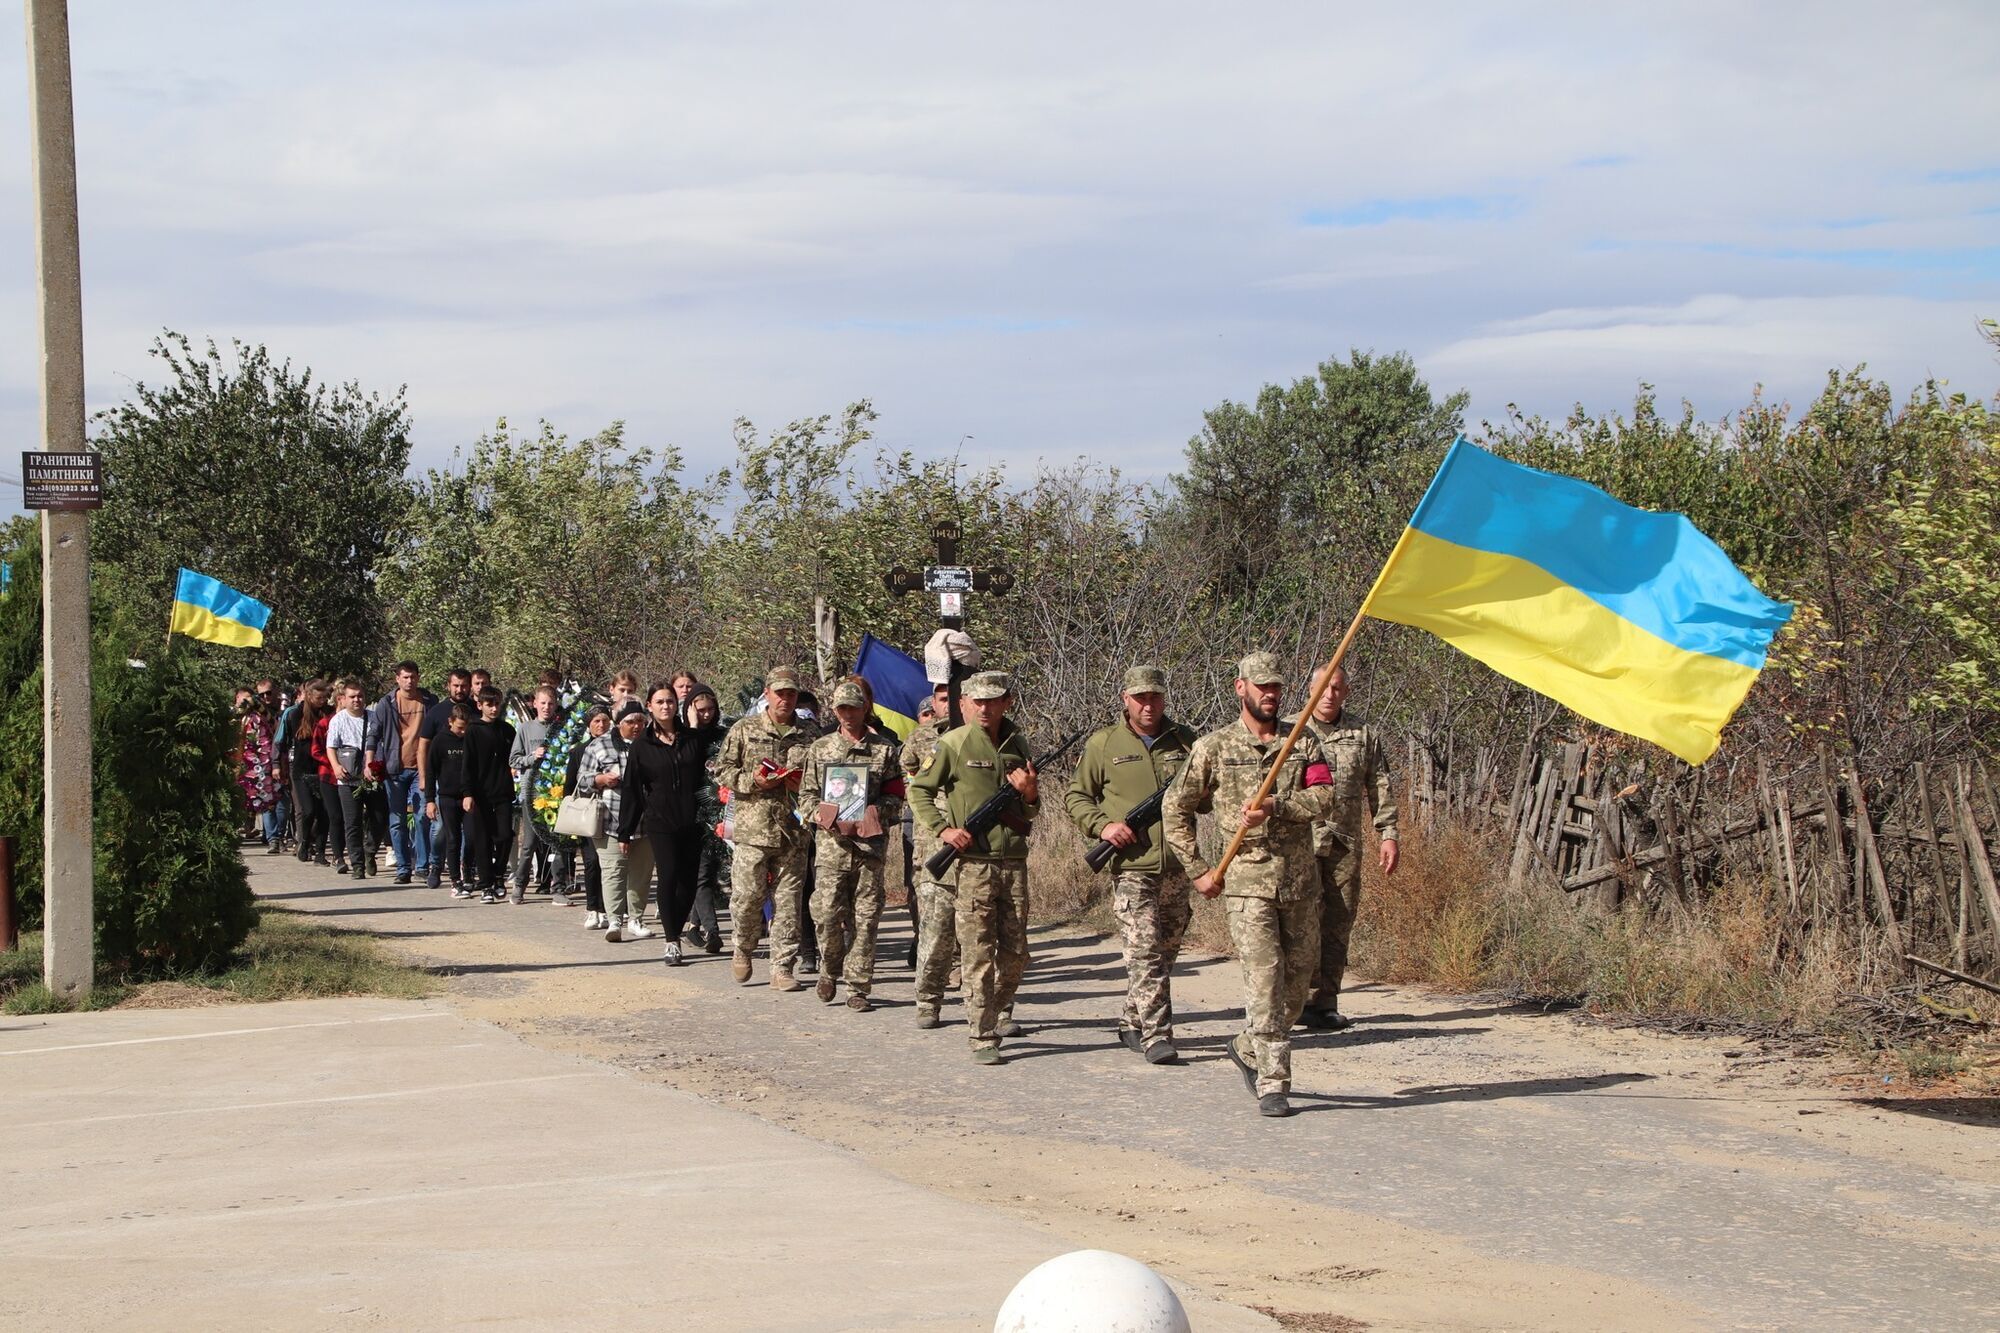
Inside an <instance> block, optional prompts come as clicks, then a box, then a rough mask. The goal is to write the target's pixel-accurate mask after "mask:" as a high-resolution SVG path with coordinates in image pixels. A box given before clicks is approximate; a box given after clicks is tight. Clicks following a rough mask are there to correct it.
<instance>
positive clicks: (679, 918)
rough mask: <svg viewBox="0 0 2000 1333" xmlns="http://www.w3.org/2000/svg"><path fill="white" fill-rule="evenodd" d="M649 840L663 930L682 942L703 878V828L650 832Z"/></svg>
mask: <svg viewBox="0 0 2000 1333" xmlns="http://www.w3.org/2000/svg"><path fill="white" fill-rule="evenodd" d="M646 840H647V841H648V842H650V843H652V844H653V873H654V874H656V875H658V876H659V880H658V883H659V891H658V892H657V893H656V894H655V895H654V897H655V900H656V901H657V902H658V903H659V909H660V931H661V933H662V934H664V935H665V936H666V937H667V939H668V940H670V941H672V942H674V943H679V942H680V938H681V928H682V927H684V926H686V925H687V918H688V909H689V908H690V907H693V906H694V892H695V888H696V885H697V884H698V882H699V880H700V873H699V872H700V868H701V829H700V828H699V827H698V826H696V825H689V826H688V827H687V828H684V829H677V830H675V831H674V832H672V833H649V834H647V835H646Z"/></svg>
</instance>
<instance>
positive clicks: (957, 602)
mask: <svg viewBox="0 0 2000 1333" xmlns="http://www.w3.org/2000/svg"><path fill="white" fill-rule="evenodd" d="M964 535H965V534H964V532H963V530H961V529H960V527H959V526H958V523H957V521H956V520H954V519H948V518H947V519H939V520H938V521H937V522H935V523H933V524H931V542H932V543H933V545H934V547H935V549H936V552H937V563H936V564H934V565H927V566H925V568H924V572H923V573H922V574H921V575H918V574H915V573H912V572H911V571H910V570H907V569H904V568H903V567H902V566H901V565H898V566H896V567H895V568H894V569H892V570H890V571H889V572H888V573H886V574H884V575H883V576H882V584H883V586H884V587H886V588H888V590H889V591H890V592H892V593H895V594H896V595H897V596H898V597H900V596H902V595H903V594H904V593H906V592H915V591H916V590H917V589H919V588H922V589H924V590H926V591H928V592H934V593H936V594H937V595H938V626H939V628H941V629H964V628H965V594H967V593H968V592H990V593H992V594H993V595H994V596H995V597H1000V596H1004V595H1005V594H1006V593H1007V591H1008V590H1009V589H1011V588H1012V587H1013V586H1014V574H1013V571H1012V570H1009V569H1006V568H1004V567H996V568H993V569H975V568H973V567H971V566H969V565H961V564H959V563H958V542H959V539H960V538H961V537H963V536H964ZM959 674H960V673H959V671H958V669H957V668H956V667H955V666H954V669H953V670H952V673H951V679H950V680H949V681H948V682H947V684H948V685H949V687H950V690H951V695H950V713H949V716H950V724H949V725H950V726H953V727H956V726H958V725H959V720H960V719H959V711H958V682H959Z"/></svg>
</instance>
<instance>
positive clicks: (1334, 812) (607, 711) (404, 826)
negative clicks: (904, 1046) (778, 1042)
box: [237, 653, 1397, 1116]
mask: <svg viewBox="0 0 2000 1333" xmlns="http://www.w3.org/2000/svg"><path fill="white" fill-rule="evenodd" d="M392 674H393V677H394V684H393V686H391V687H389V688H388V689H386V690H385V692H383V693H382V694H381V695H380V697H379V698H374V699H373V700H372V702H371V698H370V697H371V694H372V693H373V692H372V691H371V690H369V689H368V688H367V687H366V686H365V685H364V684H363V682H361V681H360V680H358V679H354V678H351V677H343V678H340V679H336V680H331V681H328V680H323V679H314V680H308V681H305V682H303V683H302V684H300V685H299V686H298V687H297V689H296V692H295V693H293V692H287V691H284V690H282V689H281V688H280V686H279V684H278V683H277V682H275V681H271V680H260V681H258V682H256V684H255V686H254V687H253V688H250V689H245V690H241V691H239V692H238V695H237V710H238V714H239V717H240V720H241V726H242V735H243V744H242V766H241V785H242V789H243V794H244V805H245V808H246V810H247V811H248V812H249V814H250V816H251V817H252V821H253V823H252V826H251V827H250V828H248V829H246V830H245V832H246V836H247V837H250V838H252V839H254V840H257V841H260V842H261V843H262V844H263V845H264V847H265V849H266V852H267V854H269V855H273V856H278V855H284V854H287V853H290V854H292V855H294V856H296V857H297V858H298V859H299V860H300V861H302V862H307V863H311V864H316V865H322V866H326V867H328V868H329V869H330V870H332V871H333V872H335V873H338V874H342V875H351V876H353V877H355V878H357V879H366V878H368V877H370V876H373V875H378V874H388V875H391V876H392V877H393V881H394V883H396V884H399V885H407V884H415V883H418V882H422V883H424V884H426V885H428V886H429V887H430V888H432V889H437V890H444V891H449V893H450V894H451V895H452V897H454V898H457V899H477V900H479V901H482V902H485V903H513V904H521V903H523V902H525V901H527V898H528V895H529V894H530V893H533V894H536V895H538V896H542V895H545V896H546V897H547V898H548V899H549V900H550V901H551V902H552V903H553V904H555V905H557V906H560V907H570V906H573V905H578V900H579V899H581V903H580V905H581V906H582V908H583V912H582V914H581V920H582V923H583V925H584V926H585V927H586V928H588V929H591V930H594V931H599V932H601V933H602V935H603V937H604V939H605V940H606V941H607V942H611V943H629V942H634V941H641V940H651V939H659V940H660V941H661V944H662V950H663V953H662V957H663V962H664V963H665V964H666V965H667V966H669V967H680V966H684V965H685V964H686V961H687V958H686V952H685V951H686V950H687V949H699V950H701V951H703V952H705V953H709V954H720V953H722V952H723V951H724V950H725V949H727V950H728V951H729V952H730V953H731V967H732V974H733V976H734V978H735V980H736V981H737V982H738V983H739V984H750V983H751V982H752V980H753V977H754V970H755V958H756V955H757V952H758V949H759V947H760V945H761V944H763V943H764V937H765V935H766V934H767V933H768V936H769V949H768V969H769V970H768V981H769V984H770V985H772V986H773V987H775V988H777V989H779V990H782V991H798V990H803V989H804V988H805V986H804V983H803V982H801V981H800V980H799V978H800V977H801V976H814V977H815V982H814V985H813V991H814V993H815V995H816V996H817V997H818V998H819V999H820V1000H821V1001H823V1002H825V1003H827V1004H835V1003H839V1002H840V1000H841V996H842V993H843V992H844V994H845V1003H846V1005H847V1007H848V1008H850V1009H852V1010H855V1011H857V1012H863V1013H865V1012H868V1011H869V1010H871V1009H873V1008H874V1003H873V1001H872V1000H871V998H870V995H871V992H872V990H873V986H874V974H875V965H876V959H875V951H876V949H875V946H876V936H877V931H878V928H879V924H880V919H881V914H882V910H883V900H884V882H885V874H884V872H885V867H886V865H887V861H888V856H889V851H890V848H891V847H892V846H899V847H900V849H901V854H902V857H903V864H904V882H905V883H906V884H908V885H910V886H911V893H910V897H909V910H910V913H911V917H912V924H913V926H914V928H915V929H914V931H913V934H914V936H915V939H914V943H913V946H912V951H911V957H910V960H909V961H910V965H911V966H912V967H913V968H914V969H915V971H916V987H915V991H916V1018H917V1025H918V1026H919V1027H921V1028H925V1029H931V1028H936V1027H939V1026H941V1023H942V1020H941V1017H940V1011H941V1009H942V1007H943V1005H944V1003H945V1000H946V993H947V992H948V991H949V990H952V989H954V988H957V989H960V990H962V992H963V1004H964V1009H965V1015H966V1025H967V1031H968V1035H969V1038H970V1044H971V1054H972V1058H973V1059H974V1060H975V1061H977V1062H979V1063H981V1064H999V1063H1002V1062H1003V1059H1004V1057H1003V1054H1002V1047H1003V1043H1004V1042H1005V1041H1006V1040H1007V1039H1009V1038H1011V1037H1016V1036H1019V1035H1021V1034H1022V1032H1023V1028H1022V1026H1021V1024H1020V1023H1019V1022H1018V1021H1016V1019H1015V1017H1014V1001H1015V997H1016V993H1017V991H1018V989H1019V987H1020V984H1021V979H1022V976H1023V973H1024V972H1025V970H1026V965H1027V957H1028V935H1027V930H1028V913H1029V885H1028V872H1027V856H1028V837H1029V832H1030V829H1031V827H1032V824H1033V821H1034V820H1035V819H1036V818H1037V817H1038V815H1039V814H1040V812H1041V791H1040V781H1041V775H1040V774H1039V773H1038V772H1037V771H1036V766H1035V762H1034V759H1033V757H1032V755H1031V752H1030V749H1029V747H1028V745H1027V742H1026V737H1025V736H1024V735H1023V734H1022V732H1021V730H1020V729H1019V728H1018V727H1017V726H1016V725H1015V723H1014V721H1013V720H1012V719H1011V717H1010V716H1009V714H1010V713H1011V711H1012V708H1013V704H1014V686H1013V681H1012V679H1011V677H1010V676H1009V675H1008V673H1006V672H1002V671H992V670H973V671H970V672H961V673H960V675H961V676H962V684H961V686H960V688H959V690H958V694H959V696H960V697H959V699H958V705H959V712H960V714H961V716H959V717H958V718H956V719H955V718H954V717H953V715H952V711H953V710H952V693H953V691H952V689H951V687H950V686H948V685H943V684H941V685H938V686H937V687H936V689H935V691H934V694H933V697H932V699H931V700H929V701H928V702H927V703H926V704H925V705H924V708H923V710H922V714H923V715H922V716H921V717H919V718H918V719H917V722H916V726H915V728H914V730H911V731H909V733H908V734H907V735H905V736H898V735H897V734H896V733H895V732H892V731H891V730H889V729H888V727H886V726H885V725H884V723H883V721H882V719H881V718H880V717H879V716H878V715H877V713H876V711H875V706H874V705H875V700H874V694H873V690H872V689H871V687H870V685H869V682H868V681H867V680H866V679H865V678H864V677H862V676H859V675H851V676H845V677H841V678H839V679H837V680H835V681H832V682H829V683H827V685H826V686H825V687H824V693H825V704H824V707H823V706H822V701H821V697H820V695H818V694H815V693H814V692H813V691H811V690H808V689H805V688H804V687H803V682H802V681H801V679H800V677H799V674H798V673H797V672H796V671H794V670H793V669H792V668H790V667H785V666H778V667H773V668H772V669H771V670H770V671H769V672H767V673H766V674H765V676H764V679H763V689H762V692H761V694H759V695H758V696H757V697H756V698H755V700H754V701H753V702H752V703H751V705H750V706H749V707H748V708H747V709H746V710H745V712H744V715H743V716H742V717H740V718H738V719H736V720H734V721H733V722H731V721H728V720H726V719H725V718H724V717H723V713H722V707H721V701H720V699H719V698H718V697H717V695H716V693H715V691H714V690H713V689H712V688H711V687H709V686H708V685H706V684H704V683H703V682H701V681H700V680H698V679H697V678H696V677H695V675H694V674H693V673H692V672H685V671H684V672H680V673H678V674H676V675H673V676H671V677H669V678H668V679H666V680H663V681H660V682H657V683H655V684H653V685H652V686H651V687H650V688H648V689H645V690H643V691H642V689H641V686H640V681H639V678H638V677H637V676H636V675H635V674H634V673H632V672H630V671H622V672H619V673H618V674H617V675H616V676H614V677H613V678H612V679H611V680H610V681H609V682H608V684H607V685H606V686H605V687H604V689H603V690H602V691H598V690H595V689H591V688H582V687H579V686H577V685H576V684H574V683H571V682H565V681H564V680H562V679H561V678H560V677H559V676H558V675H557V674H556V673H554V672H547V673H544V674H543V676H542V677H541V678H540V679H539V680H538V681H537V682H536V684H535V685H534V687H533V688H532V690H530V691H528V692H526V693H525V694H514V695H509V694H508V693H507V692H505V691H503V690H502V689H501V688H500V687H499V685H498V684H496V683H495V682H494V680H493V679H492V676H491V673H489V672H486V671H483V670H468V669H465V668H453V669H452V670H451V671H450V672H449V673H448V674H447V675H446V677H445V680H444V694H443V697H442V698H440V697H437V696H435V695H433V694H432V693H431V692H430V691H429V690H428V689H426V688H425V687H424V686H423V685H422V683H421V672H420V670H419V668H418V666H417V664H416V663H414V662H399V663H397V664H396V666H395V667H394V668H393V672H392ZM1312 684H1313V686H1314V687H1315V688H1314V691H1313V698H1314V700H1315V703H1314V706H1313V708H1312V712H1311V715H1310V716H1309V717H1308V718H1306V719H1305V721H1304V723H1303V724H1302V726H1301V730H1300V735H1299V738H1298V741H1297V743H1296V745H1295V747H1294V748H1293V749H1291V751H1290V752H1289V754H1288V755H1286V756H1285V761H1284V763H1283V765H1282V766H1279V767H1278V768H1277V776H1276V777H1275V778H1273V779H1272V783H1271V790H1270V792H1269V794H1268V795H1267V796H1265V797H1264V799H1262V800H1261V801H1259V800H1257V799H1256V797H1257V794H1258V791H1259V788H1260V785H1261V784H1262V783H1263V781H1264V779H1265V778H1266V776H1267V775H1269V774H1270V773H1271V772H1272V769H1273V766H1274V761H1275V760H1276V759H1277V758H1278V757H1279V755H1280V752H1281V751H1282V749H1283V741H1284V739H1285V734H1286V732H1287V731H1288V730H1289V725H1288V724H1289V723H1290V721H1291V720H1292V719H1285V718H1281V716H1280V711H1279V705H1280V700H1281V697H1282V693H1283V687H1284V678H1283V673H1282V672H1281V671H1280V670H1279V668H1278V665H1277V662H1276V660H1275V659H1274V658H1273V657H1272V656H1271V655H1270V654H1268V653H1252V654H1250V655H1249V656H1248V657H1246V658H1244V659H1243V661H1242V662H1241V663H1240V664H1239V667H1238V678H1237V680H1236V683H1235V691H1236V695H1237V701H1238V704H1239V715H1238V717H1237V718H1236V719H1235V720H1234V721H1232V722H1230V723H1229V724H1227V725H1225V726H1224V727H1222V728H1220V729H1218V730H1216V731H1214V732H1211V733H1210V734H1208V735H1206V736H1200V737H1197V736H1196V735H1195V734H1194V732H1193V731H1192V730H1191V729H1189V728H1188V727H1186V726H1184V725H1182V724H1180V723H1178V722H1175V721H1174V720H1173V719H1172V718H1171V717H1170V716H1169V714H1168V711H1167V680H1166V674H1165V673H1164V672H1163V671H1161V670H1160V669H1159V668H1157V667H1152V666H1143V665H1142V666H1134V667H1133V668H1131V669H1130V670H1129V671H1127V672H1126V673H1125V675H1124V678H1123V680H1122V682H1121V689H1120V691H1119V696H1118V697H1119V713H1118V716H1117V718H1116V719H1115V720H1113V721H1112V722H1111V723H1110V724H1109V725H1107V726H1105V727H1103V728H1101V729H1099V730H1098V731H1096V732H1095V733H1094V734H1092V735H1091V736H1090V738H1089V740H1088V742H1087V743H1086V744H1085V746H1084V749H1083V753H1082V755H1081V758H1080V760H1079V762H1078V763H1077V764H1076V766H1075V769H1074V771H1073V773H1072V775H1071V776H1070V778H1069V781H1068V783H1067V786H1066V789H1065V791H1064V792H1063V793H1062V795H1061V798H1060V799H1061V802H1062V807H1063V810H1064V812H1065V813H1066V814H1067V815H1068V817H1069V818H1070V819H1071V820H1072V821H1073V822H1074V823H1075V825H1076V827H1077V828H1078V829H1079V830H1080V831H1081V832H1082V833H1083V834H1084V835H1085V836H1086V837H1088V838H1090V839H1092V840H1094V841H1095V842H1097V844H1098V851H1099V853H1100V858H1101V860H1102V862H1104V863H1105V864H1106V868H1107V869H1108V870H1109V872H1110V874H1111V879H1112V909H1113V912H1114V914H1115V916H1116V918H1117V920H1118V923H1119V928H1120V931H1121V934H1122V936H1123V941H1124V949H1125V963H1126V971H1127V993H1126V998H1125V1003H1124V1006H1123V1010H1122V1012H1121V1014H1120V1017H1119V1023H1118V1026H1119V1035H1120V1038H1121V1040H1122V1041H1123V1042H1124V1043H1125V1044H1126V1045H1127V1046H1128V1047H1130V1048H1131V1049H1132V1050H1133V1051H1134V1052H1136V1053H1137V1054H1138V1055H1140V1056H1141V1057H1142V1058H1143V1059H1145V1060H1146V1061H1147V1062H1148V1063H1149V1064H1153V1065H1168V1064H1174V1063H1178V1061H1179V1051H1178V1049H1177V1047H1176V1046H1175V1044H1174V1033H1173V1018H1174V1015H1173V994H1172V972H1173V968H1174V964H1175V961H1176V959H1177V958H1178V956H1179V952H1180V948H1181V944H1182V940H1183V938H1184V937H1185V934H1186V931H1187V927H1188V923H1189V920H1190V918H1191V916H1192V898H1191V894H1193V893H1201V894H1203V895H1205V896H1208V897H1218V896H1219V897H1221V898H1222V900H1223V905H1224V908H1225V914H1226V918H1227V921H1228V926H1229V931H1230V936H1231V942H1232V944H1233V946H1234V948H1235V952H1236V954H1237V956H1238V959H1239V962H1240V964H1241V967H1242V970H1243V976H1244V984H1245V995H1246V999H1245V1018H1246V1021H1245V1026H1244V1030H1243V1032H1242V1033H1241V1034H1239V1035H1238V1036H1237V1037H1235V1038H1233V1039H1232V1040H1231V1041H1230V1042H1229V1044H1228V1055H1229V1058H1230V1060H1231V1061H1232V1062H1233V1063H1234V1064H1235V1065H1236V1067H1237V1069H1238V1071H1239V1072H1240V1073H1241V1074H1242V1076H1243V1079H1244V1082H1245V1084H1246V1086H1247V1087H1248V1088H1249V1090H1250V1092H1251V1093H1252V1095H1253V1096H1254V1097H1255V1098H1256V1099H1257V1103H1258V1110H1259V1112H1260V1113H1262V1114H1265V1115H1273V1116H1280V1115H1287V1114H1290V1109H1291V1108H1290V1103H1289V1098H1288V1093H1289V1089H1290V1077H1291V1070H1290V1039H1289V1033H1290V1031H1291V1029H1292V1028H1293V1027H1294V1026H1295V1025H1297V1024H1298V1023H1300V1022H1304V1023H1305V1024H1306V1025H1308V1026H1310V1027H1316V1028H1322V1029H1330V1028H1339V1027H1342V1026H1345V1025H1346V1022H1347V1019H1346V1018H1345V1017H1344V1016H1343V1015H1342V1014H1341V1013H1340V1011H1339V994H1340V986H1341V982H1342V978H1343V975H1344V972H1345V968H1346V954H1347V942H1348V937H1349V933H1350V931H1351V928H1352V924H1353V918H1354V913H1355V910H1356V908H1357V905H1358V902H1359V895H1360V886H1361V860H1362V856H1363V855H1364V852H1365V846H1366V843H1365V833H1364V830H1363V823H1362V821H1363V818H1364V812H1365V813H1366V814H1369V815H1372V817H1373V824H1374V828H1375V831H1376V834H1377V836H1378V839H1379V851H1378V857H1379V860H1380V864H1381V866H1382V868H1383V870H1384V871H1385V872H1393V871H1394V869H1395V868H1396V862H1397V838H1396V809H1395V806H1394V804H1393V801H1392V799H1391V795H1390V783H1389V774H1388V767H1387V761H1386V754H1385V752H1384V749H1383V746H1382V744H1381V742H1380V740H1379V738H1378V737H1377V736H1376V734H1375V732H1374V730H1373V729H1372V728H1370V727H1369V726H1367V725H1366V724H1365V723H1364V722H1362V721H1361V720H1360V719H1358V718H1355V717H1353V716H1352V715H1350V714H1349V713H1347V712H1346V710H1345V706H1344V705H1345V699H1346V693H1347V683H1346V677H1345V673H1344V672H1342V671H1341V670H1339V669H1338V668H1335V669H1334V670H1333V671H1332V673H1331V678H1330V679H1328V678H1327V673H1326V672H1325V671H1322V673H1321V674H1320V675H1317V676H1315V677H1314V679H1313V682H1312ZM1322 684H1324V688H1320V687H1321V686H1322ZM746 697H748V692H747V691H746ZM996 798H999V799H996ZM1208 811H1213V812H1214V814H1215V815H1216V824H1217V831H1218V833H1219V834H1220V835H1221V836H1222V837H1223V838H1224V839H1225V840H1228V841H1230V842H1232V844H1240V846H1239V850H1238V851H1237V853H1236V856H1235V859H1234V860H1233V861H1232V862H1230V864H1229V865H1228V867H1227V871H1226V874H1219V873H1218V872H1217V870H1216V868H1215V867H1214V865H1213V863H1212V862H1211V861H1210V860H1209V859H1207V856H1206V853H1205V851H1204V848H1203V847H1202V845H1201V843H1200V842H1199V841H1198V840H1197V837H1196V832H1195V830H1196V816H1197V814H1198V813H1201V812H1208ZM579 882H580V885H581V888H580V892H579ZM649 903H650V904H651V905H652V908H653V911H654V919H655V923H656V926H657V929H655V927H654V926H649V925H648V923H647V919H646V918H647V909H648V905H649ZM725 905H726V907H727V910H728V917H729V923H730V928H731V936H730V938H728V939H725V938H724V936H723V933H722V926H721V914H722V911H723V908H724V906H725Z"/></svg>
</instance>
